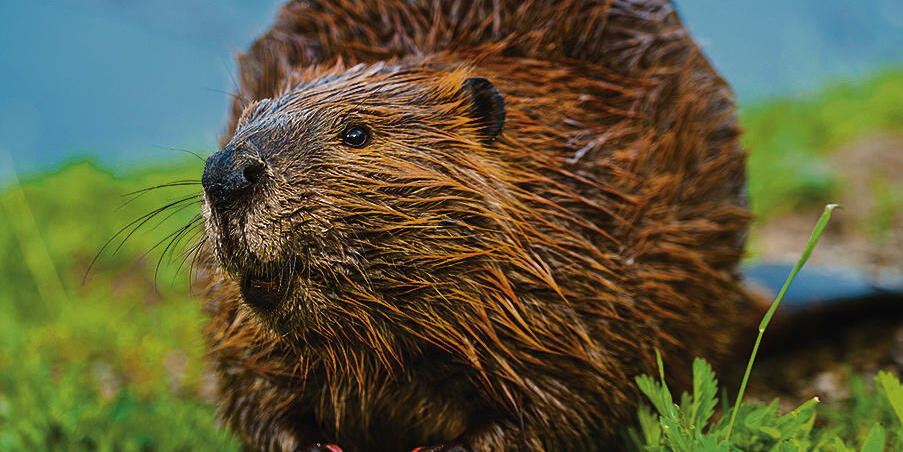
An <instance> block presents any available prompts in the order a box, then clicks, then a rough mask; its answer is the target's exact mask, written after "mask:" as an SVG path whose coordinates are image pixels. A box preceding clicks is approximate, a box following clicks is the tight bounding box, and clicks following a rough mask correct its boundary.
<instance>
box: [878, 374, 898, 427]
mask: <svg viewBox="0 0 903 452" xmlns="http://www.w3.org/2000/svg"><path fill="white" fill-rule="evenodd" d="M875 386H876V387H880V388H881V389H883V390H884V395H885V396H887V400H888V401H890V405H891V406H892V407H893V408H894V412H895V413H896V414H897V419H898V420H899V421H900V422H901V423H903V385H901V384H900V380H897V377H895V376H893V374H891V373H890V372H885V371H881V372H878V375H877V376H876V377H875Z"/></svg>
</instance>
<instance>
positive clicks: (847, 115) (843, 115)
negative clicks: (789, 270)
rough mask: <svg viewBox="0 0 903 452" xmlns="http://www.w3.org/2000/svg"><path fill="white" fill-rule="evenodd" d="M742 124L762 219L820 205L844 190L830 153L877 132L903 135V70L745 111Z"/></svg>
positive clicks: (744, 108)
mask: <svg viewBox="0 0 903 452" xmlns="http://www.w3.org/2000/svg"><path fill="white" fill-rule="evenodd" d="M740 122H741V124H742V125H743V127H744V128H745V129H746V134H745V135H744V138H743V144H744V145H745V146H746V147H747V148H748V149H750V158H749V193H750V199H751V202H752V208H753V211H754V212H755V214H756V215H757V216H758V217H759V218H762V219H768V218H771V217H773V216H775V215H777V214H780V213H782V212H786V211H788V210H792V209H794V208H798V207H801V206H812V205H818V204H823V203H825V202H828V201H830V200H831V199H832V198H836V197H837V196H838V195H839V194H840V191H841V190H842V187H841V185H840V184H839V181H838V175H837V174H836V171H835V170H832V168H831V166H830V165H829V164H828V162H827V157H828V156H829V155H830V154H831V152H832V151H833V150H835V149H837V148H838V147H839V146H842V145H845V144H848V143H851V142H853V141H855V140H857V139H860V138H863V137H866V136H869V135H871V134H874V133H876V132H903V68H890V69H885V70H882V71H880V72H878V73H876V74H874V75H873V76H872V77H870V78H867V79H865V80H860V81H855V82H844V83H837V84H832V85H829V86H827V87H825V89H824V90H822V91H820V92H818V93H816V94H814V95H811V96H807V97H803V98H798V99H793V98H791V99H778V100H770V101H765V102H760V103H753V104H751V105H743V106H741V109H740ZM897 193H899V194H898V195H896V196H903V192H900V191H898V192H897ZM885 196H886V195H885ZM884 201H885V204H886V202H887V199H886V198H885V200H884ZM876 221H882V219H880V218H879V219H876Z"/></svg>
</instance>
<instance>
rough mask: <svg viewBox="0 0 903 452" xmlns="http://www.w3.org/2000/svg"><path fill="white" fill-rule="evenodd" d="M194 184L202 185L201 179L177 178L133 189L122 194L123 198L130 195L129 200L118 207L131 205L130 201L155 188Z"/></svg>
mask: <svg viewBox="0 0 903 452" xmlns="http://www.w3.org/2000/svg"><path fill="white" fill-rule="evenodd" d="M192 185H201V181H200V179H185V180H176V181H172V182H168V183H165V184H160V185H154V186H152V187H146V188H142V189H140V190H135V191H132V192H129V193H125V194H123V195H121V196H122V197H123V198H126V197H130V198H129V199H127V200H126V201H125V202H123V203H122V204H120V205H119V207H117V209H122V208H123V207H125V206H127V205H129V204H130V203H132V202H134V201H135V200H136V199H138V198H140V197H142V196H144V195H145V194H147V193H149V192H151V191H153V190H159V189H161V188H171V187H185V186H192Z"/></svg>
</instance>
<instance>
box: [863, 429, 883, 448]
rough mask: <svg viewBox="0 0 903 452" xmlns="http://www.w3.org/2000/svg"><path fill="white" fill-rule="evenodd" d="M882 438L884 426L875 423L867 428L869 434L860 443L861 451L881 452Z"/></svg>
mask: <svg viewBox="0 0 903 452" xmlns="http://www.w3.org/2000/svg"><path fill="white" fill-rule="evenodd" d="M884 438H885V433H884V427H882V426H881V424H878V423H875V425H873V426H872V428H871V429H869V434H868V436H867V437H866V438H865V442H864V443H863V444H862V452H883V451H884Z"/></svg>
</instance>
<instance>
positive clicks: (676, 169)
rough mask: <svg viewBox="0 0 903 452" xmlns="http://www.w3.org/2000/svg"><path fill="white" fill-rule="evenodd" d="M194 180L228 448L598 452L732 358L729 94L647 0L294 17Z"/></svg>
mask: <svg viewBox="0 0 903 452" xmlns="http://www.w3.org/2000/svg"><path fill="white" fill-rule="evenodd" d="M239 62H240V70H241V77H240V92H239V93H238V94H239V95H238V96H236V103H235V105H234V109H233V115H232V120H231V123H230V126H229V131H228V134H227V136H226V137H225V139H224V143H223V144H224V149H223V150H222V151H220V152H218V153H217V154H215V155H214V156H213V157H211V158H210V159H209V160H208V163H207V167H206V168H205V173H204V178H203V183H204V188H205V192H206V195H205V203H204V216H205V222H206V228H207V243H208V244H209V246H208V247H207V250H208V251H207V252H208V253H209V255H210V256H211V259H210V275H211V276H210V285H209V290H208V294H209V299H210V301H211V303H210V306H211V309H212V311H213V314H212V320H211V323H210V325H209V328H208V334H209V338H210V344H211V345H210V347H211V356H212V358H213V359H214V361H215V364H216V368H217V374H218V377H219V394H220V412H221V416H222V417H223V419H224V420H225V421H227V423H228V424H229V425H230V426H231V427H232V430H233V431H234V432H235V433H236V434H237V435H238V436H239V437H240V439H241V440H242V441H243V442H244V443H245V445H246V446H247V447H248V448H250V449H264V450H304V449H305V448H309V447H311V446H312V445H314V444H317V443H323V444H325V443H334V444H338V445H340V446H341V447H342V448H343V449H344V450H346V451H355V450H411V449H413V448H415V447H418V446H432V447H436V446H439V445H444V447H446V448H451V447H457V446H460V447H464V448H466V449H471V450H595V449H602V448H605V447H610V446H611V445H612V444H613V443H616V442H617V432H618V431H619V428H621V427H623V426H624V425H625V423H626V422H629V420H630V419H631V417H632V413H633V409H634V404H635V402H636V400H638V397H637V392H636V389H635V387H634V385H633V383H632V379H633V378H634V377H635V376H636V375H638V374H641V373H647V372H651V371H653V370H654V362H655V360H654V351H655V349H656V348H657V349H659V350H661V351H662V354H663V356H664V359H665V361H666V364H668V365H671V366H673V367H671V368H672V369H681V368H689V366H688V363H689V360H690V359H692V358H693V357H694V356H704V357H707V358H709V359H717V358H718V357H721V356H724V355H725V354H726V353H728V352H729V351H730V350H731V347H732V344H733V341H734V336H735V332H736V326H737V324H738V323H739V321H740V319H741V318H742V317H743V315H744V313H745V312H746V311H745V309H746V302H745V300H746V297H745V295H744V293H743V292H742V290H741V289H740V287H739V285H738V276H737V273H736V264H737V262H738V260H739V259H740V257H741V255H742V249H743V244H744V239H745V234H746V229H747V225H748V222H749V213H748V209H747V207H746V203H745V199H744V185H745V161H746V156H745V152H744V151H743V150H742V148H741V147H740V146H739V144H738V139H737V137H738V134H739V131H738V128H737V125H736V120H735V114H734V107H733V104H732V100H731V93H730V90H729V88H728V87H727V86H726V84H725V83H724V82H723V81H722V80H721V78H719V77H718V75H717V74H716V73H715V71H714V70H713V69H712V68H711V66H710V65H709V64H708V63H707V61H706V60H705V58H704V57H703V56H702V55H701V53H700V52H699V50H698V48H697V47H696V46H695V44H694V43H693V42H692V40H691V39H690V38H689V36H688V35H687V32H686V30H685V29H684V28H683V26H682V25H681V24H680V22H679V20H678V19H677V17H676V14H675V12H674V11H673V8H672V6H671V5H670V3H668V2H665V1H659V0H649V1H627V0H623V1H622V0H615V1H607V2H602V1H589V0H571V1H563V2H558V1H525V2H520V1H504V0H497V1H493V2H484V1H465V0H458V1H427V0H413V1H402V0H382V1H375V2H363V1H360V2H358V1H348V0H343V1H338V2H325V1H324V2H318V1H302V2H294V3H290V4H288V5H286V6H284V7H283V8H282V10H281V11H280V13H279V17H278V18H277V21H276V23H275V25H274V27H273V28H272V29H271V30H270V31H269V32H267V33H266V34H265V35H264V36H263V37H261V38H260V39H259V40H258V41H257V42H256V43H255V44H254V46H253V47H252V48H251V50H250V51H249V52H248V53H246V54H243V55H241V56H240V57H239Z"/></svg>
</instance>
